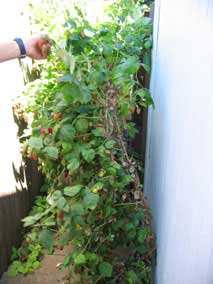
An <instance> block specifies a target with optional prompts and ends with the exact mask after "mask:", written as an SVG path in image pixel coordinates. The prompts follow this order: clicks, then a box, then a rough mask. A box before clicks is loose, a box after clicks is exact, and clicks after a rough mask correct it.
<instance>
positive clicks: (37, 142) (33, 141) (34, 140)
mask: <svg viewBox="0 0 213 284" xmlns="http://www.w3.org/2000/svg"><path fill="white" fill-rule="evenodd" d="M28 143H29V146H30V147H31V148H35V149H41V148H42V147H43V142H42V139H41V138H38V137H31V138H30V139H29V142H28Z"/></svg>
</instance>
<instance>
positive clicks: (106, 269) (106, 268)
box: [99, 262, 113, 277]
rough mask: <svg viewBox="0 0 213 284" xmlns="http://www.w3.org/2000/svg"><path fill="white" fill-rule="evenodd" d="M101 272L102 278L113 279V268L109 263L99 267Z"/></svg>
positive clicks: (103, 263)
mask: <svg viewBox="0 0 213 284" xmlns="http://www.w3.org/2000/svg"><path fill="white" fill-rule="evenodd" d="M99 272H100V274H101V276H102V277H111V276H112V272H113V267H112V265H111V264H110V263H109V262H102V263H101V264H100V265H99Z"/></svg>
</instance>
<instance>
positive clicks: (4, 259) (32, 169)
mask: <svg viewBox="0 0 213 284" xmlns="http://www.w3.org/2000/svg"><path fill="white" fill-rule="evenodd" d="M13 170H14V177H15V179H16V182H17V184H19V188H20V186H21V190H17V191H16V192H14V193H11V194H8V195H5V194H4V195H2V196H0V275H1V274H2V273H3V272H4V271H5V270H6V269H7V266H8V264H9V261H10V256H11V250H12V247H13V246H18V245H20V243H21V239H22V226H21V219H22V218H23V217H25V216H26V215H27V213H28V212H29V210H30V208H31V205H32V203H33V201H34V199H35V196H36V195H37V194H38V191H39V188H40V185H41V180H42V178H41V174H39V173H38V170H37V164H36V162H35V161H33V160H30V159H27V160H26V161H25V162H24V163H23V165H22V166H21V167H20V169H19V171H17V170H16V169H15V168H14V167H13Z"/></svg>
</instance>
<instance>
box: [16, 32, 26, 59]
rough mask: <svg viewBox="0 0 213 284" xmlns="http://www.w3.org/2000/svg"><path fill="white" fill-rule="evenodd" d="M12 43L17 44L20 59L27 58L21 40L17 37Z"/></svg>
mask: <svg viewBox="0 0 213 284" xmlns="http://www.w3.org/2000/svg"><path fill="white" fill-rule="evenodd" d="M14 41H15V42H16V43H17V44H18V47H19V49H20V52H21V55H20V58H25V57H26V56H27V52H26V48H25V46H24V42H23V40H22V39H21V38H18V37H17V38H15V39H14Z"/></svg>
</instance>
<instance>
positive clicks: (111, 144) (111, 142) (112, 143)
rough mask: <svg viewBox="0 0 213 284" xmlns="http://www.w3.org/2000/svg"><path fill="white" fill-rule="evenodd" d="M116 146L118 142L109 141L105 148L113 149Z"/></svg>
mask: <svg viewBox="0 0 213 284" xmlns="http://www.w3.org/2000/svg"><path fill="white" fill-rule="evenodd" d="M115 145H116V142H115V141H113V140H109V141H107V142H106V143H105V147H106V148H107V149H112V148H113V147H114V146H115Z"/></svg>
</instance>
